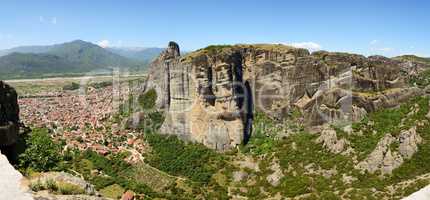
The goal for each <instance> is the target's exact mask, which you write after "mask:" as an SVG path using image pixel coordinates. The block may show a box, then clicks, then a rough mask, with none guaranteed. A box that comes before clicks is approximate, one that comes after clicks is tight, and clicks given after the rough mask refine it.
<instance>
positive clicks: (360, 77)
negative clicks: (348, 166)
mask: <svg viewBox="0 0 430 200" xmlns="http://www.w3.org/2000/svg"><path fill="white" fill-rule="evenodd" d="M404 66H405V65H404V64H403V63H402V62H401V61H397V60H392V59H388V58H385V57H381V56H372V57H364V56H361V55H355V54H347V53H331V52H326V51H318V52H314V53H312V54H311V53H309V51H307V50H305V49H299V48H293V47H289V46H284V45H266V44H257V45H235V46H209V47H207V48H205V49H201V50H198V51H196V52H192V53H189V54H187V55H185V56H182V57H181V56H180V51H179V47H178V45H177V44H176V43H174V42H171V43H169V47H168V48H167V49H166V50H165V51H164V52H163V53H162V54H161V55H160V56H159V57H158V58H157V59H156V60H155V61H154V62H153V63H152V65H151V68H150V74H149V77H148V80H147V82H146V85H145V89H146V90H149V89H151V88H153V89H155V90H156V91H157V94H158V99H157V106H158V108H161V109H165V111H166V120H165V122H164V124H163V127H162V130H161V132H162V133H165V134H174V135H178V136H179V137H180V138H183V139H185V140H189V141H195V142H200V143H203V144H205V145H206V146H208V147H211V148H214V149H218V150H225V149H229V148H232V147H235V146H236V145H238V144H241V143H243V142H246V141H247V139H248V138H249V137H250V134H251V130H252V127H251V125H252V116H253V112H254V111H258V112H265V113H266V114H268V115H269V116H270V117H272V118H276V119H281V118H284V117H287V116H289V115H290V114H291V110H292V108H298V109H300V110H301V111H302V113H304V118H305V122H307V123H308V125H309V126H315V125H322V124H325V123H331V122H336V121H354V120H359V119H361V118H362V117H363V116H364V115H366V114H367V113H369V112H372V111H374V110H376V109H379V108H385V107H394V106H397V105H398V104H399V103H401V102H403V101H405V100H407V99H408V98H410V97H411V96H416V95H419V94H421V90H419V89H417V88H409V87H407V85H406V84H405V78H404V76H402V75H401V74H402V73H401V72H402V69H403V67H404ZM403 71H404V70H403ZM406 71H407V70H406Z"/></svg>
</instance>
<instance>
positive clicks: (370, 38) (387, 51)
mask: <svg viewBox="0 0 430 200" xmlns="http://www.w3.org/2000/svg"><path fill="white" fill-rule="evenodd" d="M429 11H430V1H425V0H422V1H414V0H409V1H406V0H405V1H401V0H390V1H388V0H387V1H382V0H381V1H378V0H373V1H370V0H359V1H352V0H351V1H349V0H346V1H345V0H343V1H338V0H330V1H323V0H321V1H310V0H308V1H292V0H291V1H289V0H267V1H256V0H255V1H254V0H183V1H179V0H177V1H173V0H172V1H169V0H164V1H159V0H158V1H157V0H154V1H149V0H148V1H146V0H135V1H133V0H126V1H119V0H118V1H113V0H73V1H67V0H57V1H54V0H51V1H48V0H37V1H36V0H34V1H24V0H21V1H19V0H2V1H0V49H5V48H11V47H14V46H20V45H44V44H54V43H62V42H67V41H71V40H75V39H82V40H86V41H90V42H94V43H100V44H102V45H108V46H144V47H164V46H166V45H167V43H168V41H170V40H174V41H177V42H178V43H179V44H180V46H181V47H182V48H183V49H184V50H195V49H198V48H202V47H204V46H207V45H210V44H235V43H284V44H294V45H295V46H302V47H309V48H313V49H324V50H329V51H346V52H355V53H361V54H365V55H371V54H382V55H386V56H394V55H399V54H418V55H421V56H427V57H430V38H429V35H430V34H429V33H430V14H429Z"/></svg>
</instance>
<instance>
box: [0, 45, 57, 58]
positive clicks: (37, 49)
mask: <svg viewBox="0 0 430 200" xmlns="http://www.w3.org/2000/svg"><path fill="white" fill-rule="evenodd" d="M52 47H53V46H22V47H15V48H12V49H6V50H0V56H5V55H8V54H11V53H46V52H48V51H49V50H50V49H51V48H52Z"/></svg>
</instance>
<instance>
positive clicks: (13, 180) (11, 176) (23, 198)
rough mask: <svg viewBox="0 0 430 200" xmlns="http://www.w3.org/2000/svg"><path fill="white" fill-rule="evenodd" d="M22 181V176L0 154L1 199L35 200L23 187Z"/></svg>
mask: <svg viewBox="0 0 430 200" xmlns="http://www.w3.org/2000/svg"><path fill="white" fill-rule="evenodd" d="M22 180H23V177H22V175H21V174H20V173H19V172H18V171H16V170H15V169H14V168H13V167H12V165H11V164H9V161H8V160H7V158H6V156H4V155H3V154H1V153H0V199H13V200H33V198H32V196H31V195H30V193H29V191H28V190H26V189H25V188H24V187H23V186H22V184H21V181H22Z"/></svg>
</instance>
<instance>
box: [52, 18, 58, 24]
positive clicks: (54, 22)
mask: <svg viewBox="0 0 430 200" xmlns="http://www.w3.org/2000/svg"><path fill="white" fill-rule="evenodd" d="M51 24H54V25H56V24H57V17H53V18H52V19H51Z"/></svg>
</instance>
